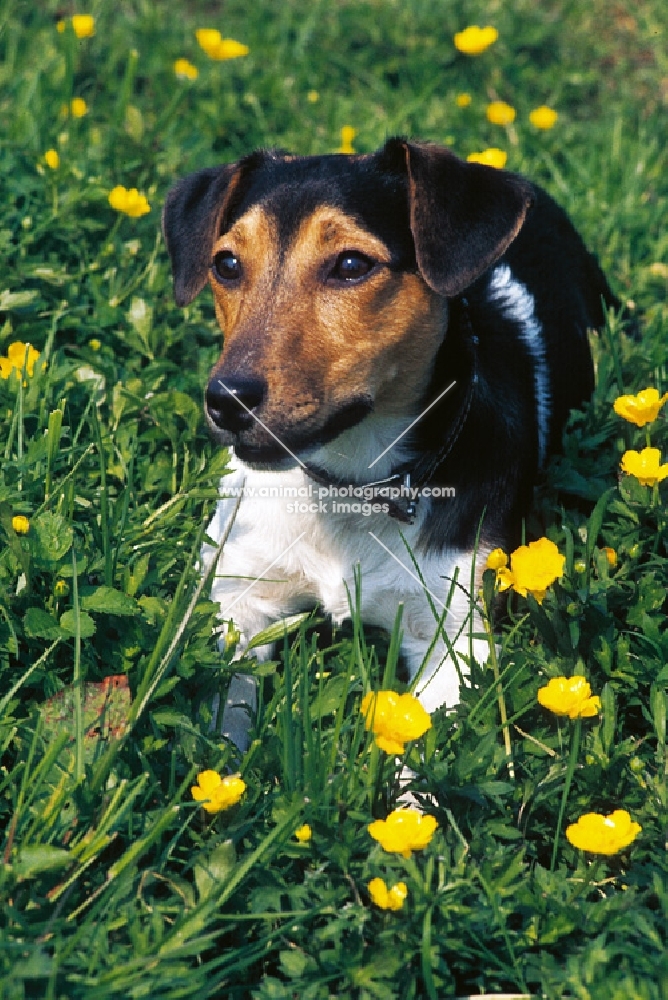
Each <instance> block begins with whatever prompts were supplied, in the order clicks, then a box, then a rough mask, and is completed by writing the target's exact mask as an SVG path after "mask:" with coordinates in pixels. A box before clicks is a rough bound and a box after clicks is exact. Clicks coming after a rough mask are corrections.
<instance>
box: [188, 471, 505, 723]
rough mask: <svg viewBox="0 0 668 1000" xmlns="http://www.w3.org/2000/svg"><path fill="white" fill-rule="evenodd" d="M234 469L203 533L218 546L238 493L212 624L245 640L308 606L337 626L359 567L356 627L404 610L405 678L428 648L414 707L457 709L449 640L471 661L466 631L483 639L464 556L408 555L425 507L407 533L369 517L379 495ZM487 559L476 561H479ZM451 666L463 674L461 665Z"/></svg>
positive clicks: (387, 622)
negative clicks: (228, 626)
mask: <svg viewBox="0 0 668 1000" xmlns="http://www.w3.org/2000/svg"><path fill="white" fill-rule="evenodd" d="M232 464H233V466H234V467H235V471H234V472H233V473H232V474H230V475H229V476H226V477H224V479H223V480H222V481H221V494H222V497H221V500H220V502H219V504H218V507H217V509H216V513H215V515H214V517H213V519H212V521H211V524H210V525H209V535H210V536H211V538H212V539H214V540H216V541H218V540H220V539H221V538H222V536H223V534H224V532H225V530H226V527H227V525H228V522H229V520H230V518H231V517H232V515H233V512H234V508H235V506H236V503H237V498H238V496H239V494H240V492H241V494H242V500H241V503H240V505H239V508H238V511H237V515H236V518H235V520H234V524H233V526H232V529H231V531H230V534H229V537H228V539H227V542H226V544H225V547H224V550H223V553H222V555H221V557H220V560H219V563H218V567H217V570H216V575H215V579H214V583H213V586H212V591H211V597H212V600H215V601H218V602H219V604H220V609H221V618H222V619H224V620H232V621H233V622H234V624H235V626H236V627H237V628H239V629H240V631H241V633H242V641H246V642H247V641H248V640H249V639H250V638H251V637H252V636H253V635H254V634H256V633H257V632H258V631H260V630H261V629H263V628H265V627H266V626H267V625H268V624H270V623H271V622H274V621H276V620H278V619H280V618H282V617H284V616H286V615H289V614H293V613H295V612H297V611H300V610H303V609H304V608H305V607H308V606H309V605H313V604H316V603H317V604H319V605H320V606H321V607H322V609H323V610H324V611H325V612H327V613H328V614H330V615H331V616H332V618H333V620H334V621H335V622H337V623H338V622H340V621H342V620H343V619H344V618H345V617H347V616H348V615H349V614H350V605H349V596H348V595H349V594H351V595H354V593H355V586H354V574H355V568H356V567H357V566H359V569H360V571H361V580H362V588H361V589H362V595H361V608H360V611H361V615H362V619H363V620H364V621H365V622H368V623H369V624H374V625H379V626H382V627H384V628H386V629H388V630H390V629H391V628H392V626H393V624H394V621H395V617H396V614H397V608H398V605H399V603H400V602H402V603H403V605H404V610H403V618H402V628H403V643H402V651H403V653H404V655H405V657H406V659H407V662H408V667H409V670H410V674H411V677H414V676H415V674H416V673H417V672H418V670H420V668H421V666H422V664H423V660H424V659H425V656H426V654H427V653H428V652H429V650H430V647H432V645H433V648H432V649H431V653H430V655H429V657H428V660H427V663H426V664H425V666H424V669H423V670H422V672H421V675H420V680H419V683H418V693H419V697H420V700H421V702H422V703H423V705H424V706H425V708H426V709H427V710H428V711H430V712H431V711H433V710H434V709H435V708H437V707H439V706H440V705H443V704H446V705H452V704H453V703H455V702H456V700H457V697H458V691H459V680H458V673H457V668H456V667H455V665H454V664H453V662H452V659H451V658H449V657H448V656H447V651H448V643H452V644H453V645H454V648H455V650H456V651H457V653H463V654H464V655H465V656H468V655H469V652H470V650H471V646H470V642H471V632H472V631H473V632H476V633H479V631H480V627H479V623H477V622H476V620H475V617H476V616H472V614H471V607H472V603H471V597H470V589H471V570H472V565H471V564H472V558H473V554H472V553H471V552H462V551H455V550H445V551H442V552H439V553H435V552H431V553H430V552H420V551H419V550H418V549H417V539H418V535H419V531H420V524H421V523H422V521H423V519H424V518H428V517H429V500H427V499H424V498H423V499H421V500H420V503H419V505H418V514H417V517H416V521H415V523H414V524H412V525H407V524H402V523H400V522H399V521H397V520H396V519H395V518H393V517H391V516H389V515H388V514H387V513H382V512H376V513H374V512H373V509H372V504H373V503H376V504H381V503H382V498H375V499H374V500H365V498H364V497H363V496H357V497H355V496H352V497H351V496H345V497H344V496H339V497H332V496H331V495H327V496H324V495H323V494H324V490H323V489H321V488H320V487H319V486H318V484H317V483H315V482H314V481H313V480H311V479H310V478H309V477H307V475H306V474H305V472H304V471H303V469H302V468H301V467H299V466H296V467H294V468H292V469H290V470H288V471H284V472H275V471H272V472H263V471H258V470H256V469H251V468H248V467H245V466H244V464H243V463H242V462H240V461H239V460H238V459H234V460H233V462H232ZM446 502H447V501H446ZM402 535H403V538H402ZM404 539H405V543H404ZM406 545H408V546H409V547H410V549H411V550H412V552H413V554H414V558H415V559H416V560H417V563H418V566H419V573H418V571H416V568H415V564H414V562H413V560H412V559H411V555H410V554H409V552H408V551H407V548H406ZM212 554H213V549H211V548H210V547H207V548H206V549H205V551H204V552H203V558H204V561H205V564H207V563H208V561H210V559H211V558H212ZM486 555H487V553H486V552H482V551H479V552H478V561H479V563H480V564H483V562H484V559H485V557H486ZM420 576H421V577H422V580H421V579H420ZM455 576H457V582H456V583H455V585H454V586H453V579H454V578H455ZM422 581H424V582H422ZM435 613H436V614H435ZM436 616H440V617H441V618H442V623H443V626H444V629H445V631H446V633H447V637H448V643H446V641H445V639H444V638H443V635H442V632H441V633H440V634H439V635H438V636H437V633H438V632H439V622H438V620H437V617H436ZM435 637H436V641H435V642H434V639H435ZM473 653H474V655H475V656H476V659H482V660H484V659H486V643H485V641H484V640H480V639H475V640H473ZM459 667H460V669H463V670H464V671H465V670H466V666H465V664H464V663H460V664H459Z"/></svg>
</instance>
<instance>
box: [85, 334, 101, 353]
mask: <svg viewBox="0 0 668 1000" xmlns="http://www.w3.org/2000/svg"><path fill="white" fill-rule="evenodd" d="M88 346H89V347H90V349H91V351H99V350H100V348H101V347H102V341H101V340H98V338H97V337H91V338H90V340H89V341H88Z"/></svg>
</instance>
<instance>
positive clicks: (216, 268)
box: [212, 250, 241, 281]
mask: <svg viewBox="0 0 668 1000" xmlns="http://www.w3.org/2000/svg"><path fill="white" fill-rule="evenodd" d="M212 267H213V273H214V275H215V277H216V278H218V280H219V281H236V280H237V278H240V277H241V264H240V262H239V258H238V257H235V255H234V254H233V253H232V251H231V250H221V251H220V253H217V254H216V256H215V257H214V258H213V264H212Z"/></svg>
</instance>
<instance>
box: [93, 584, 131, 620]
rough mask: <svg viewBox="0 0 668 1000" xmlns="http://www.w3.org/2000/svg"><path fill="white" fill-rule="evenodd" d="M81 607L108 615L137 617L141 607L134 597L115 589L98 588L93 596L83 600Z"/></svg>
mask: <svg viewBox="0 0 668 1000" xmlns="http://www.w3.org/2000/svg"><path fill="white" fill-rule="evenodd" d="M81 607H82V608H85V610H86V611H97V612H101V613H103V614H107V615H136V614H139V605H138V604H137V602H136V601H135V599H134V598H133V597H129V596H128V594H124V593H123V592H122V591H120V590H115V589H114V588H113V587H98V588H97V590H94V591H93V593H92V594H87V595H86V596H85V597H82V598H81Z"/></svg>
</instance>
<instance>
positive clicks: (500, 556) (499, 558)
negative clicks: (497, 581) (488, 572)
mask: <svg viewBox="0 0 668 1000" xmlns="http://www.w3.org/2000/svg"><path fill="white" fill-rule="evenodd" d="M507 565H508V556H507V555H506V553H505V552H504V551H503V549H492V551H491V552H490V554H489V555H488V556H487V561H486V563H485V569H494V570H499V569H503V568H504V566H507Z"/></svg>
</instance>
